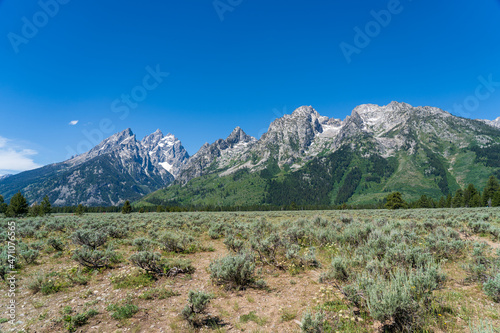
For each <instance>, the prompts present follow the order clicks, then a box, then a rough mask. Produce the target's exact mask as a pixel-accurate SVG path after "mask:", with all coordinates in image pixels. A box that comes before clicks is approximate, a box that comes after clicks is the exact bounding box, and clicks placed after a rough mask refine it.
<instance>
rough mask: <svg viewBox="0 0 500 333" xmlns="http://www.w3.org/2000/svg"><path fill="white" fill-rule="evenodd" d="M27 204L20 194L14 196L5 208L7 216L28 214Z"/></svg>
mask: <svg viewBox="0 0 500 333" xmlns="http://www.w3.org/2000/svg"><path fill="white" fill-rule="evenodd" d="M28 208H29V207H28V202H27V201H26V198H25V197H23V195H22V194H21V192H17V193H16V194H14V196H13V197H12V199H10V203H9V207H8V208H7V216H9V217H18V216H24V215H26V214H28Z"/></svg>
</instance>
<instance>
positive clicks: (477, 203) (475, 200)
mask: <svg viewBox="0 0 500 333" xmlns="http://www.w3.org/2000/svg"><path fill="white" fill-rule="evenodd" d="M481 203H482V199H481V196H480V195H479V193H476V194H475V195H474V196H473V197H472V199H471V201H470V207H481Z"/></svg>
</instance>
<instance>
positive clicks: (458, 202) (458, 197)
mask: <svg viewBox="0 0 500 333" xmlns="http://www.w3.org/2000/svg"><path fill="white" fill-rule="evenodd" d="M451 205H452V206H453V208H459V207H463V206H464V191H462V189H458V190H457V191H456V192H455V196H454V197H453V200H452V201H451Z"/></svg>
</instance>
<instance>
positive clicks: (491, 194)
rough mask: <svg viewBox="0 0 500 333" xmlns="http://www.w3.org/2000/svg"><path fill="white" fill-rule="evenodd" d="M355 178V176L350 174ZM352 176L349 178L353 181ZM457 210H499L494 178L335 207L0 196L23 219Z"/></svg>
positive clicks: (6, 210) (0, 209) (499, 187)
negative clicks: (99, 202) (436, 195)
mask: <svg viewBox="0 0 500 333" xmlns="http://www.w3.org/2000/svg"><path fill="white" fill-rule="evenodd" d="M354 176H355V175H354ZM354 176H353V178H355V177H354ZM461 207H500V183H499V181H498V179H497V178H496V177H495V176H491V177H490V178H489V179H488V182H487V184H486V186H485V187H484V189H483V191H481V192H480V191H479V190H478V189H476V188H475V186H474V185H473V184H469V185H468V186H467V187H466V188H465V189H458V190H457V191H456V192H455V194H454V195H451V194H448V195H447V196H446V197H445V196H442V197H441V198H440V199H439V200H434V199H433V198H431V197H429V196H426V195H422V196H421V197H420V198H419V199H418V200H416V201H413V202H406V201H405V200H404V199H403V194H402V193H401V192H392V193H390V194H389V195H388V196H387V197H386V198H385V199H384V200H382V201H379V202H377V203H373V204H365V205H348V204H346V203H342V204H338V205H329V204H312V205H310V204H309V205H307V204H297V203H295V202H294V201H292V203H290V204H288V205H273V204H266V205H248V206H213V205H208V206H197V205H190V206H181V205H178V204H173V205H156V206H144V207H135V208H134V207H132V205H131V204H130V201H129V200H127V201H125V203H124V204H123V205H122V206H109V207H86V206H84V205H82V204H80V205H78V206H65V207H52V205H51V203H50V200H49V198H48V196H45V197H44V198H43V200H42V202H41V203H40V204H38V203H34V204H32V205H31V206H29V205H28V201H27V200H26V198H25V197H24V196H23V195H22V194H21V192H18V193H16V194H15V195H14V196H13V197H12V199H11V200H10V203H9V204H7V203H5V202H4V198H3V197H2V196H1V195H0V214H5V216H6V217H24V216H30V217H35V216H45V215H50V214H51V213H66V214H75V215H83V214H84V213H117V212H122V213H123V214H130V213H133V212H138V213H145V212H157V213H163V212H197V211H206V212H221V211H279V210H343V209H381V208H387V209H405V208H409V209H411V208H461Z"/></svg>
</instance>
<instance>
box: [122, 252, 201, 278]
mask: <svg viewBox="0 0 500 333" xmlns="http://www.w3.org/2000/svg"><path fill="white" fill-rule="evenodd" d="M129 260H130V262H132V264H134V265H135V266H137V267H139V268H142V269H144V270H145V271H146V272H148V273H149V274H152V275H153V276H158V275H166V276H170V277H172V276H176V275H178V274H191V273H193V272H194V267H193V266H191V262H190V261H189V260H182V259H162V258H161V255H160V254H159V253H153V252H147V251H143V252H138V253H136V254H133V255H132V256H131V257H130V259H129Z"/></svg>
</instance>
